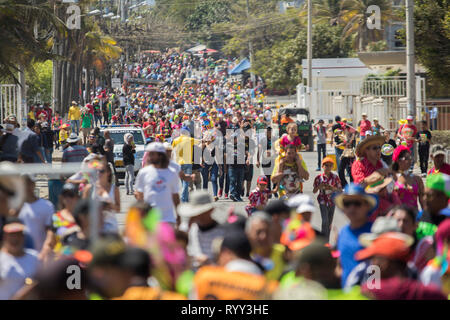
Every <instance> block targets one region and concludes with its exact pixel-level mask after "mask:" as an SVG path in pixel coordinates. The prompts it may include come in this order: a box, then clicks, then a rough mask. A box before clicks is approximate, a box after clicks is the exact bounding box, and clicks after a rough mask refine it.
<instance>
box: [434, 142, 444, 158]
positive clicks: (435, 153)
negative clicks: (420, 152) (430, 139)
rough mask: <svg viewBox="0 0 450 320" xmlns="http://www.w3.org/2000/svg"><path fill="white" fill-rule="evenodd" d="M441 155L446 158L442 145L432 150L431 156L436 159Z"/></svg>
mask: <svg viewBox="0 0 450 320" xmlns="http://www.w3.org/2000/svg"><path fill="white" fill-rule="evenodd" d="M440 154H443V155H444V156H445V148H444V146H443V145H442V144H435V145H434V146H433V147H432V148H431V155H432V156H433V157H436V156H438V155H440Z"/></svg>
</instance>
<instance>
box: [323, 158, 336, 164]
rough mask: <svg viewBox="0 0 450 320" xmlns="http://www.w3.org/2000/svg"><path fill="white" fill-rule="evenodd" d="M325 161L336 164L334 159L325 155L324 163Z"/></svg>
mask: <svg viewBox="0 0 450 320" xmlns="http://www.w3.org/2000/svg"><path fill="white" fill-rule="evenodd" d="M325 163H332V164H334V160H333V159H331V158H330V157H325V158H323V160H322V165H324V164H325Z"/></svg>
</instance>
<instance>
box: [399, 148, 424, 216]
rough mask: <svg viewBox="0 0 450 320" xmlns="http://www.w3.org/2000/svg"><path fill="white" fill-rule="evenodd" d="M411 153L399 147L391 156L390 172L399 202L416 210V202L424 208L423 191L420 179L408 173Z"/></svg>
mask: <svg viewBox="0 0 450 320" xmlns="http://www.w3.org/2000/svg"><path fill="white" fill-rule="evenodd" d="M411 161H412V156H411V151H409V149H408V148H407V147H406V146H404V145H400V146H398V147H397V148H396V149H395V150H394V154H393V155H392V171H393V172H394V174H395V178H396V182H395V190H396V191H397V194H398V196H399V198H400V200H401V202H402V203H403V204H405V205H407V206H409V207H411V208H414V209H416V210H418V202H419V203H420V206H421V207H422V208H423V207H424V200H423V196H424V190H425V187H424V185H423V181H422V178H420V177H419V176H417V175H415V174H413V173H412V172H409V168H410V167H411Z"/></svg>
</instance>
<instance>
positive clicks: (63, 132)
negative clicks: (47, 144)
mask: <svg viewBox="0 0 450 320" xmlns="http://www.w3.org/2000/svg"><path fill="white" fill-rule="evenodd" d="M67 139H69V134H68V133H67V131H66V130H64V129H62V130H60V131H59V143H62V142H63V141H66V140H67Z"/></svg>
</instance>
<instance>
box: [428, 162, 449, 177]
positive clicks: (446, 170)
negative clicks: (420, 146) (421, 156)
mask: <svg viewBox="0 0 450 320" xmlns="http://www.w3.org/2000/svg"><path fill="white" fill-rule="evenodd" d="M435 173H445V174H448V175H450V164H448V163H444V164H443V165H442V167H441V169H439V170H436V168H435V167H434V166H433V168H431V169H430V171H428V174H429V175H430V174H435Z"/></svg>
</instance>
